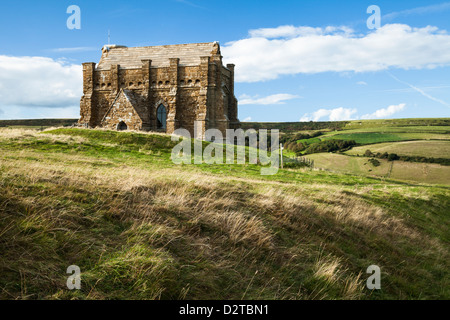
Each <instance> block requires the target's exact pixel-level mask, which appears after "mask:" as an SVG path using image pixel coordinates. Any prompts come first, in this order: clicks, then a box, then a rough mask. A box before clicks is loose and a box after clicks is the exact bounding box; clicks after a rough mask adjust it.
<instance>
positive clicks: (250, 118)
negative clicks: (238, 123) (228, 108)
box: [242, 117, 252, 122]
mask: <svg viewBox="0 0 450 320" xmlns="http://www.w3.org/2000/svg"><path fill="white" fill-rule="evenodd" d="M249 121H252V117H247V118H245V119H244V120H242V122H249Z"/></svg>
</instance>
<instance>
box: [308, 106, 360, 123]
mask: <svg viewBox="0 0 450 320" xmlns="http://www.w3.org/2000/svg"><path fill="white" fill-rule="evenodd" d="M357 112H358V110H357V109H348V108H342V107H341V108H335V109H319V110H317V111H315V112H313V113H311V114H310V113H306V114H305V115H303V117H302V118H301V119H300V121H301V122H307V121H319V120H329V121H343V120H352V119H353V118H352V115H353V114H355V113H357ZM326 117H328V119H323V118H326Z"/></svg>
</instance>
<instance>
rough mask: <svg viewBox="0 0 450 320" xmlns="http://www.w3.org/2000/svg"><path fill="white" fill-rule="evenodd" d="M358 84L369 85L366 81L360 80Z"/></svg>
mask: <svg viewBox="0 0 450 320" xmlns="http://www.w3.org/2000/svg"><path fill="white" fill-rule="evenodd" d="M356 84H357V85H360V86H367V82H365V81H358V82H357V83H356Z"/></svg>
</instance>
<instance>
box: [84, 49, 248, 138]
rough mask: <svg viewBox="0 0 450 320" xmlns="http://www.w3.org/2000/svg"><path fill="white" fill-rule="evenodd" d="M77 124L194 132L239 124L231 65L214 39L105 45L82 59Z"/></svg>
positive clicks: (199, 135)
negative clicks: (98, 54) (93, 58)
mask: <svg viewBox="0 0 450 320" xmlns="http://www.w3.org/2000/svg"><path fill="white" fill-rule="evenodd" d="M80 109H81V119H80V120H79V124H80V125H83V126H86V127H91V128H95V127H103V128H108V129H115V130H125V129H132V130H145V131H164V132H167V133H169V134H170V133H173V131H174V130H175V129H178V128H185V129H187V130H189V132H190V133H191V135H193V134H194V121H200V123H201V124H202V126H201V127H200V128H202V130H201V132H198V133H197V134H198V137H202V138H203V137H204V133H205V130H207V129H209V128H216V129H219V130H220V131H222V133H223V134H224V135H225V130H226V129H236V128H239V127H240V122H239V120H238V118H237V99H236V97H235V96H234V65H232V64H228V65H227V66H226V67H225V66H223V64H222V56H221V53H220V46H219V44H218V43H216V42H214V43H197V44H183V45H170V46H156V47H137V48H127V47H124V46H105V47H104V48H103V49H102V58H101V60H100V63H99V64H98V65H97V66H96V65H95V63H84V64H83V97H82V98H81V103H80Z"/></svg>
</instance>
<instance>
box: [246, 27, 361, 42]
mask: <svg viewBox="0 0 450 320" xmlns="http://www.w3.org/2000/svg"><path fill="white" fill-rule="evenodd" d="M353 32H354V31H353V29H351V28H348V27H345V26H342V27H326V28H314V27H307V26H300V27H294V26H280V27H277V28H261V29H254V30H250V31H249V34H250V36H251V37H252V38H257V37H262V38H268V39H269V38H293V37H299V36H301V37H304V36H319V35H321V36H323V35H329V34H338V33H343V34H346V35H350V34H352V33H353Z"/></svg>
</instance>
